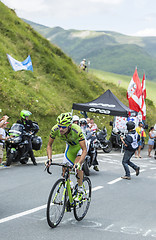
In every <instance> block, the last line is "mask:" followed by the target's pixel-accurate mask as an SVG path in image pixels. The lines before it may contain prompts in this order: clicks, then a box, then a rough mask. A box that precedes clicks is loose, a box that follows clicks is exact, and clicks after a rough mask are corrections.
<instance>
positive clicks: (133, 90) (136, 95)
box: [127, 68, 142, 112]
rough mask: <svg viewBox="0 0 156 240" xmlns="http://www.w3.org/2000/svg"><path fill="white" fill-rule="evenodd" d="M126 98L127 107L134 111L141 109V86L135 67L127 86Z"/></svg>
mask: <svg viewBox="0 0 156 240" xmlns="http://www.w3.org/2000/svg"><path fill="white" fill-rule="evenodd" d="M127 99H128V101H129V108H130V109H131V110H134V111H136V112H139V111H140V110H141V106H142V88H141V83H140V79H139V76H138V72H137V68H136V69H135V72H134V74H133V77H132V79H131V81H130V84H129V86H128V90H127Z"/></svg>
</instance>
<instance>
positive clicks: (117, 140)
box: [109, 130, 123, 151]
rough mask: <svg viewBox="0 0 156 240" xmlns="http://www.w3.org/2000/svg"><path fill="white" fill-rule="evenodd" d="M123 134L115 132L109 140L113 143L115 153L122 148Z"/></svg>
mask: <svg viewBox="0 0 156 240" xmlns="http://www.w3.org/2000/svg"><path fill="white" fill-rule="evenodd" d="M122 135H123V134H122V133H121V132H120V131H117V132H116V131H113V130H112V132H111V136H110V138H109V140H110V141H111V143H112V147H113V148H114V149H115V151H117V150H118V149H121V148H122V141H121V138H120V137H121V136H122Z"/></svg>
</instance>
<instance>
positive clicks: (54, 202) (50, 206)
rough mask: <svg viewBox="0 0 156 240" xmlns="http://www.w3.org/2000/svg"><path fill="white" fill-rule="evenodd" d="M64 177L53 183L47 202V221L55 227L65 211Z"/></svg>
mask: <svg viewBox="0 0 156 240" xmlns="http://www.w3.org/2000/svg"><path fill="white" fill-rule="evenodd" d="M64 184H65V182H64V179H62V178H60V179H58V180H57V181H56V183H55V184H54V185H53V187H52V189H51V192H50V194H49V198H48V203H47V222H48V224H49V226H50V227H51V228H55V227H56V226H57V225H58V224H59V223H60V222H61V220H62V218H63V215H64V211H65V202H66V192H64Z"/></svg>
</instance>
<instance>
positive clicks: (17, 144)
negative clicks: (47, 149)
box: [6, 122, 42, 166]
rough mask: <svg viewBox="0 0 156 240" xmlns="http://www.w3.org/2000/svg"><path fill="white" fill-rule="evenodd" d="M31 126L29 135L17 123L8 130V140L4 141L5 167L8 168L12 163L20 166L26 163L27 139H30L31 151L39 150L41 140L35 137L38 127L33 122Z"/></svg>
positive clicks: (27, 154) (27, 156) (27, 157)
mask: <svg viewBox="0 0 156 240" xmlns="http://www.w3.org/2000/svg"><path fill="white" fill-rule="evenodd" d="M33 126H34V127H33V129H32V132H31V133H28V132H26V131H25V130H24V126H23V125H22V124H19V123H14V124H13V125H12V127H11V128H10V129H9V130H8V135H9V136H10V138H9V139H8V140H7V141H6V153H7V156H6V166H10V165H11V163H12V162H18V161H19V162H20V163H21V164H26V163H27V162H28V159H29V153H28V147H27V146H28V138H31V141H32V149H33V150H36V151H38V150H40V149H41V146H42V139H41V137H39V136H36V133H37V132H38V131H39V126H38V124H37V123H36V122H33Z"/></svg>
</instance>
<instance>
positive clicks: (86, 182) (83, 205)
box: [74, 177, 92, 221]
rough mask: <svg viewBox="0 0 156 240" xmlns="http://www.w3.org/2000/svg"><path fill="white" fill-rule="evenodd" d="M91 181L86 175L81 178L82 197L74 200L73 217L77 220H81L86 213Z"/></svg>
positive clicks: (89, 199)
mask: <svg viewBox="0 0 156 240" xmlns="http://www.w3.org/2000/svg"><path fill="white" fill-rule="evenodd" d="M91 188H92V187H91V181H90V179H89V178H88V177H84V178H83V189H84V194H83V196H82V199H81V200H79V201H75V205H74V217H75V219H76V220H77V221H81V220H82V219H83V218H84V217H85V216H86V214H87V212H88V209H89V205H90V201H91Z"/></svg>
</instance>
